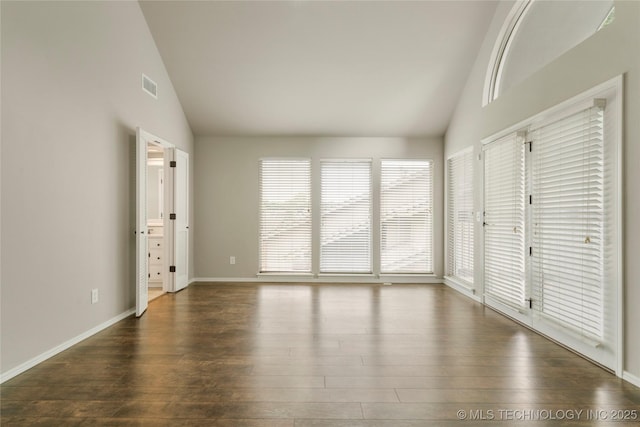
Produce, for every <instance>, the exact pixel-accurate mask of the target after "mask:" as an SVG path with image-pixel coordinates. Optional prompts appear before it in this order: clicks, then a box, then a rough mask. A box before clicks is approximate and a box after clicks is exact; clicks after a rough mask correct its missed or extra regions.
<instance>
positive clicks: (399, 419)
mask: <svg viewBox="0 0 640 427" xmlns="http://www.w3.org/2000/svg"><path fill="white" fill-rule="evenodd" d="M0 393H1V394H0V397H1V399H2V402H1V410H2V412H1V424H2V425H16V426H28V425H44V426H76V425H79V426H128V425H134V426H217V427H220V426H229V427H267V426H268V427H294V426H295V427H415V426H429V425H437V426H449V425H469V426H473V425H478V424H482V425H500V426H508V425H514V424H518V425H544V426H547V425H569V426H571V425H584V426H587V425H596V424H598V425H600V424H601V425H607V424H611V425H615V426H623V425H634V426H637V425H638V423H639V422H640V421H639V420H640V390H639V389H638V388H637V387H634V386H633V385H631V384H629V383H627V382H624V381H622V380H620V379H617V378H616V377H615V376H614V375H612V374H610V373H608V372H606V371H604V370H602V369H601V368H599V367H597V366H595V365H593V364H591V363H589V362H588V361H586V360H584V359H582V358H580V357H578V356H576V355H574V354H573V353H571V352H569V351H567V350H565V349H564V348H562V347H560V346H558V345H556V344H554V343H552V342H550V341H548V340H546V339H545V338H543V337H541V336H539V335H537V334H535V333H533V332H531V331H529V330H527V329H526V328H523V327H521V326H519V325H518V324H516V323H514V322H512V321H510V320H509V319H506V318H505V317H503V316H501V315H499V314H497V313H495V312H493V311H491V310H489V309H487V308H485V307H483V306H482V305H480V304H478V303H475V302H473V301H471V300H469V299H467V298H465V297H464V296H462V295H460V294H458V293H456V292H454V291H452V290H450V289H448V288H446V287H444V286H441V285H393V286H377V285H370V286H369V285H349V284H340V285H277V284H264V285H262V284H260V285H256V284H215V285H192V286H190V287H189V288H187V289H185V290H183V291H182V292H179V293H177V294H166V295H163V296H161V297H159V298H158V299H156V300H155V301H153V302H152V303H151V304H150V305H149V309H148V312H147V313H146V314H145V315H144V317H143V318H141V319H135V318H128V319H125V320H123V321H121V322H119V323H117V324H116V325H114V326H112V327H110V328H108V329H106V330H104V331H103V332H101V333H99V334H97V335H95V336H93V337H91V338H89V339H87V340H85V341H83V342H81V343H80V344H78V345H76V346H74V347H73V348H71V349H69V350H67V351H65V352H63V353H60V354H59V355H57V356H55V357H53V358H52V359H50V360H48V361H46V362H44V363H42V364H40V365H38V366H36V367H35V368H33V369H31V370H29V371H28V372H25V373H23V374H22V375H19V376H17V377H15V378H13V379H12V380H10V381H7V382H6V383H5V384H3V385H2V386H1V387H0ZM459 411H461V412H459ZM579 411H582V412H579ZM625 411H626V412H625ZM633 411H636V412H633ZM634 413H635V414H636V415H635V416H634V415H633V414H634ZM462 418H464V419H462ZM615 418H623V419H622V420H616V419H615Z"/></svg>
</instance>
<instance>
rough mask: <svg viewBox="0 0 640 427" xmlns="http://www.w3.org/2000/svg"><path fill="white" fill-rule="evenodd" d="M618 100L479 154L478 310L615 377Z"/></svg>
mask: <svg viewBox="0 0 640 427" xmlns="http://www.w3.org/2000/svg"><path fill="white" fill-rule="evenodd" d="M615 93H616V91H614V90H612V91H609V92H605V95H607V94H608V96H609V98H608V99H607V98H606V97H602V98H593V97H592V98H590V99H588V100H581V101H580V102H579V103H578V102H576V103H575V104H574V105H571V106H569V107H565V108H563V109H562V110H561V111H560V112H555V113H552V114H546V115H545V116H544V117H542V118H541V119H539V120H535V119H532V120H531V121H530V122H529V123H528V124H526V130H525V131H521V132H514V133H512V134H510V135H507V136H504V137H502V138H500V139H497V140H495V141H492V142H490V143H488V144H486V145H485V147H484V161H485V164H484V168H485V170H484V180H485V182H484V204H485V223H484V257H485V267H484V296H485V302H486V303H487V304H488V305H490V306H492V307H494V308H496V309H498V310H500V311H502V312H504V313H505V314H507V315H509V316H512V317H514V318H516V319H517V320H519V321H522V322H523V323H525V324H527V325H529V326H531V327H533V328H534V329H536V330H538V331H540V332H542V333H544V334H545V335H547V336H550V337H551V338H553V339H555V340H557V341H559V342H561V343H563V344H564V345H567V346H568V347H571V348H572V349H574V350H576V351H578V352H580V353H581V354H583V355H585V356H587V357H589V358H591V359H592V360H594V361H596V362H598V363H600V364H602V365H604V366H606V367H609V368H611V369H614V370H617V369H619V365H620V364H621V363H620V360H619V357H620V356H619V353H620V349H619V348H618V345H619V344H618V343H619V342H620V337H619V335H620V328H621V321H620V319H621V310H622V308H621V303H620V293H621V292H620V278H619V273H618V272H619V271H620V256H619V251H620V249H619V248H620V238H621V236H620V228H619V227H620V226H619V223H620V219H619V207H618V206H619V199H620V197H619V194H620V188H619V171H618V168H617V162H619V149H618V146H619V142H618V140H619V137H618V136H617V135H618V133H617V131H616V126H615V124H616V123H617V120H615V116H616V114H617V113H616V111H617V108H616V105H617V103H616V102H615V100H616V98H615Z"/></svg>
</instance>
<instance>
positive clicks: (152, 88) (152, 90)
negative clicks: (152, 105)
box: [142, 74, 158, 99]
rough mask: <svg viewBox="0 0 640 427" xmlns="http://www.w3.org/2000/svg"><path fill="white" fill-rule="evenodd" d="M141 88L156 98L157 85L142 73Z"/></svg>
mask: <svg viewBox="0 0 640 427" xmlns="http://www.w3.org/2000/svg"><path fill="white" fill-rule="evenodd" d="M142 90H144V91H145V92H147V93H148V94H149V95H151V96H153V97H154V98H155V99H158V85H157V84H156V82H154V81H153V80H151V79H150V78H149V77H147V76H145V75H144V74H143V75H142Z"/></svg>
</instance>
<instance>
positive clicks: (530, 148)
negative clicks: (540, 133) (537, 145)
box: [525, 141, 533, 152]
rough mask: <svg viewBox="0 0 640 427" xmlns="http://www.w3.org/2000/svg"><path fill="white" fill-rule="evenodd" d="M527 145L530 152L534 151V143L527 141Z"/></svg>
mask: <svg viewBox="0 0 640 427" xmlns="http://www.w3.org/2000/svg"><path fill="white" fill-rule="evenodd" d="M525 144H529V152H531V151H533V141H527V142H525Z"/></svg>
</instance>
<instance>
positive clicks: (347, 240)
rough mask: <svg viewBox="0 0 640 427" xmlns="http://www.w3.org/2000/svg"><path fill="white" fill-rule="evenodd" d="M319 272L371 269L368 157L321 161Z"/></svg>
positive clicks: (362, 271) (369, 171)
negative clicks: (354, 159) (362, 159)
mask: <svg viewBox="0 0 640 427" xmlns="http://www.w3.org/2000/svg"><path fill="white" fill-rule="evenodd" d="M320 169H321V170H320V173H321V178H320V186H321V190H320V272H322V273H370V272H371V161H368V160H367V161H351V160H350V161H333V160H332V161H329V160H327V161H322V162H321V168H320Z"/></svg>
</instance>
